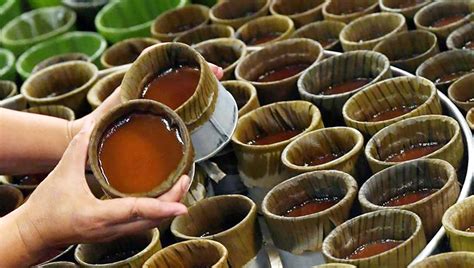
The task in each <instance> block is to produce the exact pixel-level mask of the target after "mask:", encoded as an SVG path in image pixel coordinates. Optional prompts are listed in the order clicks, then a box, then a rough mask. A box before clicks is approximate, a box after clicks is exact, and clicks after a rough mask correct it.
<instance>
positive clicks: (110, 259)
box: [95, 249, 142, 264]
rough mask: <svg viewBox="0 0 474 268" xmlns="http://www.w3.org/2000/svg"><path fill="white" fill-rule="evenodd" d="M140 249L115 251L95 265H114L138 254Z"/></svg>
mask: <svg viewBox="0 0 474 268" xmlns="http://www.w3.org/2000/svg"><path fill="white" fill-rule="evenodd" d="M140 251H142V250H140V249H131V250H124V251H117V252H113V253H110V254H107V255H105V256H102V257H101V258H100V259H99V260H98V261H97V262H96V263H95V264H107V263H114V262H118V261H123V260H125V259H128V258H130V257H132V256H134V255H136V254H138V253H139V252H140Z"/></svg>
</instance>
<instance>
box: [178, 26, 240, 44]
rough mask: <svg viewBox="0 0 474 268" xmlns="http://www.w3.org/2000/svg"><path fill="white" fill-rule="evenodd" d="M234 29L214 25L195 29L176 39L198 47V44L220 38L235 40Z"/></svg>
mask: <svg viewBox="0 0 474 268" xmlns="http://www.w3.org/2000/svg"><path fill="white" fill-rule="evenodd" d="M234 33H235V31H234V29H233V28H232V27H230V26H227V25H220V24H213V25H205V26H201V27H198V28H195V29H193V30H191V31H189V32H187V33H185V34H182V35H180V36H178V37H176V38H175V39H174V41H175V42H180V43H185V44H187V45H190V46H191V45H196V44H198V43H201V42H204V41H207V40H213V39H219V38H233V37H234Z"/></svg>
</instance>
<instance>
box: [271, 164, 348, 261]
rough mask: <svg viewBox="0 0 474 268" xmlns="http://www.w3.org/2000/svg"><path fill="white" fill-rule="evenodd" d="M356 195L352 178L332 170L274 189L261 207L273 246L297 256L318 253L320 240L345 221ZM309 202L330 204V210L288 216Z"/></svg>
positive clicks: (288, 181) (297, 178) (310, 173)
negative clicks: (327, 202)
mask: <svg viewBox="0 0 474 268" xmlns="http://www.w3.org/2000/svg"><path fill="white" fill-rule="evenodd" d="M356 195H357V182H356V181H355V180H354V178H353V177H352V176H350V175H348V174H346V173H344V172H340V171H335V170H332V171H315V172H309V173H306V174H303V175H300V176H296V177H294V178H291V179H289V180H287V181H285V182H282V183H281V184H279V185H277V186H275V187H274V188H273V189H272V190H271V191H270V192H269V193H268V194H267V195H266V196H265V199H264V200H263V203H262V211H263V215H264V217H265V221H266V223H267V225H268V228H269V229H270V233H271V237H272V240H273V242H274V243H275V246H276V247H277V248H279V249H282V250H285V251H288V252H291V253H292V254H297V255H298V254H303V253H304V252H315V251H320V250H321V247H322V244H323V240H324V238H325V237H326V236H327V235H328V234H329V233H330V232H331V231H332V230H333V229H334V228H335V227H336V226H338V225H340V224H342V223H343V222H345V221H346V220H347V219H348V218H349V216H350V211H351V208H352V203H353V202H354V200H355V199H356ZM312 200H331V201H332V202H331V205H332V206H328V208H326V209H324V210H321V211H317V212H313V213H309V214H304V215H300V214H298V216H289V215H291V214H288V211H291V210H292V209H294V208H298V207H301V204H305V203H307V202H310V201H312ZM334 200H336V201H334ZM308 212H309V211H308ZM311 212H312V211H311ZM301 214H303V213H301Z"/></svg>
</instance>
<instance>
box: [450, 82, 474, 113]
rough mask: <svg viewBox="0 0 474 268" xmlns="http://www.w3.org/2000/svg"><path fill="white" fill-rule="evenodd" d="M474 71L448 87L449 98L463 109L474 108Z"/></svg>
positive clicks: (466, 110)
mask: <svg viewBox="0 0 474 268" xmlns="http://www.w3.org/2000/svg"><path fill="white" fill-rule="evenodd" d="M473 82H474V73H471V74H467V75H465V76H463V77H461V78H460V79H459V80H457V81H456V82H454V83H453V84H452V85H451V86H450V87H449V89H448V96H449V98H450V99H451V100H452V101H453V102H454V104H456V106H458V107H459V108H461V109H462V110H463V111H465V112H468V111H469V110H470V109H471V108H474V92H473V91H472V85H473Z"/></svg>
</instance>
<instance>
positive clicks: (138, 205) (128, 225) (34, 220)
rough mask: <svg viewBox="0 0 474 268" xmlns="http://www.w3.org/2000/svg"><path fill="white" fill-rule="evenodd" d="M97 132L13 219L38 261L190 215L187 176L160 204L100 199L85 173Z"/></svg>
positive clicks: (79, 143)
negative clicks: (52, 253) (185, 200)
mask: <svg viewBox="0 0 474 268" xmlns="http://www.w3.org/2000/svg"><path fill="white" fill-rule="evenodd" d="M91 131H92V124H86V126H85V127H84V128H83V129H82V130H81V132H80V133H79V134H78V135H76V137H74V139H73V140H72V142H71V143H70V145H69V147H68V148H67V149H66V151H65V153H64V155H63V157H62V159H61V161H60V162H59V164H58V165H57V167H56V168H55V169H54V170H53V171H52V172H51V173H50V174H49V176H48V177H47V178H46V179H45V180H44V181H43V182H42V183H41V184H40V185H39V186H38V188H37V189H36V190H35V191H34V192H33V194H32V195H31V196H30V198H29V199H28V201H27V202H26V203H25V204H24V205H22V206H21V207H20V208H19V209H17V210H16V211H14V212H13V213H12V214H11V217H15V222H16V224H17V226H18V231H19V234H20V236H21V241H22V242H23V243H24V246H25V247H26V248H27V251H28V252H30V253H33V254H31V255H33V256H36V257H38V259H39V258H41V257H42V256H44V255H46V254H48V251H49V250H51V249H55V248H61V247H65V246H67V245H70V244H76V243H90V242H103V241H109V240H113V239H115V238H117V237H119V236H123V235H127V234H132V233H136V232H139V231H142V230H147V229H151V228H154V227H156V226H157V225H158V224H159V223H160V222H161V221H162V220H163V219H166V218H169V217H173V216H178V215H181V214H184V213H187V208H186V207H185V206H184V205H183V204H181V203H179V200H181V199H182V197H183V196H184V194H185V193H186V191H187V189H188V186H189V183H190V180H189V178H188V177H187V176H183V177H182V178H181V179H180V180H179V181H178V182H177V183H176V184H175V185H174V187H173V188H172V189H171V190H170V191H168V192H167V193H165V194H164V195H162V196H160V197H158V198H156V199H155V198H135V197H129V198H119V199H111V200H99V199H97V198H95V197H94V196H93V194H92V193H91V191H90V189H89V187H88V185H87V182H86V179H85V171H84V167H85V163H86V159H87V146H88V143H89V138H90V134H91ZM8 216H10V215H8ZM8 216H7V217H8ZM38 259H37V260H38ZM37 260H36V261H37Z"/></svg>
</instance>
